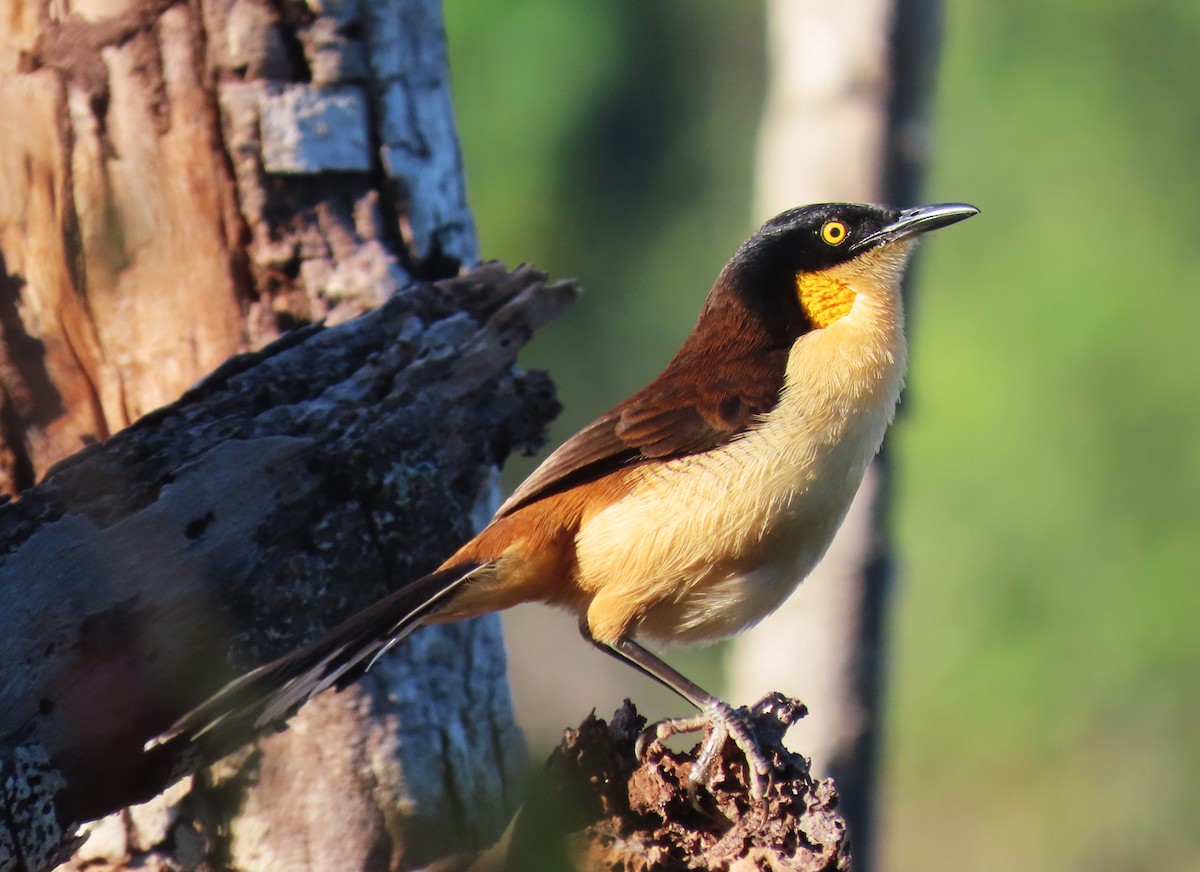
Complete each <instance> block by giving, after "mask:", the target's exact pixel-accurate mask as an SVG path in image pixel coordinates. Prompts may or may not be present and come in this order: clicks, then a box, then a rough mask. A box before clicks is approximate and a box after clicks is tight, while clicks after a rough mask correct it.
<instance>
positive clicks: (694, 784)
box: [580, 624, 771, 804]
mask: <svg viewBox="0 0 1200 872" xmlns="http://www.w3.org/2000/svg"><path fill="white" fill-rule="evenodd" d="M580 631H581V632H582V633H583V635H584V638H586V639H587V640H588V641H590V642H591V643H592V644H593V645H595V646H596V647H597V648H599V649H600V650H601V651H604V652H606V653H607V654H610V655H612V656H613V657H616V658H617V659H618V660H621V661H622V662H624V663H627V664H629V665H630V666H632V667H634V668H635V669H637V670H638V671H639V672H641V673H642V674H644V675H647V676H649V677H650V678H653V679H654V680H655V681H657V682H658V683H660V684H662V685H663V686H664V687H667V688H669V689H671V690H673V691H675V693H677V694H679V695H680V696H681V697H683V698H684V699H686V700H687V701H688V702H690V703H691V704H692V705H694V706H695V707H696V708H698V709H700V714H698V715H694V716H693V717H689V718H669V719H667V720H663V721H659V722H657V723H654V724H651V725H650V726H649V727H647V728H646V729H645V730H644V731H643V732H642V734H641V735H640V736H638V740H637V745H636V753H637V755H638V758H639V759H641V758H643V757H644V756H645V751H646V748H647V747H648V746H649V745H651V744H653V743H654V742H661V741H663V740H664V739H668V738H670V737H671V736H674V735H677V734H679V733H692V732H698V731H700V730H704V731H705V738H704V744H703V745H702V746H701V748H700V753H699V755H698V756H697V757H696V763H695V765H694V766H693V767H692V771H691V773H690V774H689V775H688V795H689V796H690V797H691V798H692V802H693V804H695V802H696V791H697V789H698V788H699V787H700V786H701V785H705V786H707V785H708V783H709V781H710V779H711V778H712V775H713V771H714V769H715V768H716V764H717V760H718V758H719V755H720V753H721V748H723V747H724V746H725V742H726V741H727V740H729V739H732V740H733V743H734V745H736V746H737V747H738V749H739V750H740V751H741V752H742V754H743V755H745V757H746V764H747V766H748V767H749V769H750V795H751V796H752V797H753V799H754V800H755V801H756V802H762V801H763V799H764V798H765V797H766V795H767V788H768V787H769V785H770V778H771V765H770V763H769V762H768V760H767V758H766V756H765V755H764V754H763V752H762V749H761V748H759V745H758V741H757V740H756V739H755V738H754V732H753V729H752V728H751V725H750V720H749V718H748V717H747V715H746V713H745V712H743V711H741V710H739V709H735V708H734V707H733V706H731V705H730V704H729V703H727V702H725V701H723V700H722V699H720V698H718V697H716V696H714V695H713V694H711V693H709V692H708V691H706V690H704V688H702V687H700V686H699V685H697V684H696V683H695V682H693V681H691V680H689V679H688V678H687V677H685V676H684V675H683V674H682V673H680V672H679V671H677V670H676V669H674V668H672V667H671V666H670V665H668V664H667V663H665V662H663V661H662V660H661V659H660V658H659V657H657V656H655V655H654V654H652V653H651V652H650V651H647V650H646V649H645V648H643V647H642V646H641V645H639V644H638V643H637V642H634V641H633V640H632V639H619V640H617V641H616V642H614V643H612V644H608V643H605V642H600V641H598V640H596V639H593V638H592V636H591V634H590V633H589V632H588V629H587V627H586V625H582V624H581V625H580Z"/></svg>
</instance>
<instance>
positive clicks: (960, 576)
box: [446, 0, 1200, 870]
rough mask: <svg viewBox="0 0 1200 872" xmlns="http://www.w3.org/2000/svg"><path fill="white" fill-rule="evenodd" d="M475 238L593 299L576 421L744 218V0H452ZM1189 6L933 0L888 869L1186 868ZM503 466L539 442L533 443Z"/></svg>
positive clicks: (1198, 677) (651, 336)
mask: <svg viewBox="0 0 1200 872" xmlns="http://www.w3.org/2000/svg"><path fill="white" fill-rule="evenodd" d="M446 12H447V29H448V32H449V36H450V45H451V54H452V69H453V75H454V80H455V91H456V101H457V107H458V114H459V123H460V129H461V133H462V137H463V146H464V152H465V157H466V163H467V170H468V182H469V185H470V191H471V197H472V203H473V205H474V207H475V210H476V215H477V218H478V221H479V230H480V238H481V242H482V245H483V250H484V252H485V254H486V255H487V256H489V257H499V258H501V259H504V260H506V261H508V262H510V263H512V262H517V261H522V260H528V261H533V262H535V263H538V264H539V265H540V266H543V267H545V268H547V269H549V270H550V271H551V273H552V274H556V275H573V276H577V277H579V278H580V280H581V281H582V283H583V285H584V286H585V287H586V288H587V289H588V294H587V296H586V298H585V300H584V301H583V302H582V303H581V304H580V306H579V307H578V308H577V309H576V311H574V312H573V313H571V314H570V315H568V316H567V318H566V319H564V321H563V322H562V323H560V324H558V325H555V326H554V327H552V328H550V329H549V330H547V331H545V335H544V336H542V337H540V338H539V339H538V340H537V341H536V342H535V346H534V348H532V349H531V352H530V354H529V355H528V356H527V357H526V358H525V360H526V363H527V364H529V365H531V366H542V367H545V368H547V369H549V370H550V371H551V372H552V373H553V375H554V376H555V378H556V380H557V381H558V382H559V384H560V387H561V395H562V397H563V399H564V402H565V404H566V406H567V411H566V413H565V414H564V416H563V420H562V422H561V423H560V425H559V429H558V430H557V431H556V434H555V438H560V437H562V436H565V435H566V434H567V433H569V432H570V431H572V430H574V429H575V428H577V427H578V426H580V425H582V424H584V423H586V421H587V420H588V419H589V418H590V417H591V416H593V415H594V414H596V413H597V412H599V411H600V410H602V409H603V408H605V407H606V406H607V405H609V404H611V403H612V402H614V401H616V400H618V399H620V397H622V396H623V395H625V394H626V393H628V392H629V391H630V390H632V389H634V388H636V387H638V386H639V385H640V384H642V383H644V382H645V381H646V380H647V379H648V378H650V377H651V376H652V375H653V374H654V373H655V372H657V370H658V369H659V368H660V367H661V366H662V365H663V364H664V363H665V361H666V359H667V358H668V357H669V355H670V353H671V351H672V350H673V349H674V347H675V346H676V345H677V343H678V342H679V340H680V339H681V338H682V337H683V335H684V334H685V333H686V331H687V330H688V329H689V327H690V326H691V322H692V320H693V319H694V317H695V313H696V311H697V309H698V305H699V302H700V300H701V299H702V297H703V295H704V293H705V292H706V290H707V288H708V285H709V283H710V282H711V280H712V278H713V276H715V274H716V272H717V270H718V269H719V268H720V266H721V264H722V263H723V262H724V260H725V258H726V257H727V256H728V254H729V253H730V252H731V251H732V250H733V248H734V247H735V246H736V245H737V243H738V242H739V241H740V240H741V238H743V237H744V236H745V235H746V234H747V233H748V232H749V231H750V230H751V229H752V227H751V220H750V194H751V189H752V187H751V180H752V178H753V159H754V144H755V136H756V123H757V118H758V113H759V111H760V108H761V96H762V91H763V87H764V77H765V71H764V69H763V63H764V61H763V34H762V19H761V16H762V12H761V10H760V9H758V8H757V5H756V4H731V3H721V2H717V0H662V2H657V3H653V4H648V3H638V2H633V0H606V2H593V3H588V4H560V3H555V2H551V0H508V2H505V3H499V4H477V3H474V2H469V0H448V2H447V8H446ZM1198 58H1200V4H1198V3H1196V2H1195V0H1151V2H1145V0H1143V2H1135V0H1091V2H1088V3H1082V2H1066V3H1059V4H1047V3H1035V2H1032V0H1007V2H999V0H986V2H985V0H977V2H973V3H953V4H948V5H947V32H946V43H945V51H944V56H943V61H942V70H941V78H940V86H939V97H938V101H937V124H936V130H935V134H934V142H935V152H934V156H933V161H932V164H931V167H930V177H929V183H928V185H927V191H928V194H927V196H926V198H925V199H926V200H928V201H931V202H932V201H937V200H966V201H969V202H973V203H975V204H976V205H978V206H980V207H981V208H982V210H983V214H982V215H981V216H980V217H979V218H976V219H973V220H972V221H971V222H969V223H967V224H965V225H963V226H962V227H956V228H954V229H953V230H952V231H947V233H946V235H945V236H941V235H940V234H939V236H938V237H937V238H936V239H935V240H934V241H932V242H931V243H930V244H928V245H927V248H926V250H925V252H924V256H923V259H922V261H921V263H920V269H919V279H920V282H919V287H918V289H917V300H916V306H915V314H914V324H913V327H914V330H913V332H914V334H915V336H914V358H913V363H912V373H911V377H910V384H911V389H910V391H909V392H908V394H907V395H906V400H905V408H904V416H903V420H902V422H901V423H900V425H899V426H898V427H897V428H896V429H895V431H894V434H893V440H892V443H891V444H892V447H893V449H894V450H895V452H896V453H895V457H896V459H897V467H898V473H897V474H898V489H897V506H896V513H897V514H896V517H897V523H896V530H897V538H898V540H899V542H900V548H901V561H902V565H903V567H904V569H903V574H902V575H903V577H902V581H901V588H900V595H899V596H898V597H897V598H896V604H897V614H896V615H895V619H894V621H893V626H894V631H893V639H894V662H893V664H892V667H891V680H890V682H889V693H888V695H889V703H890V708H889V712H888V724H887V734H888V740H887V764H886V765H887V773H886V797H885V801H884V803H883V805H882V808H883V815H884V820H885V824H886V827H885V832H884V833H883V837H882V839H881V840H880V841H881V848H882V853H883V856H884V859H885V860H887V861H888V862H887V864H886V865H887V868H891V869H903V870H908V869H914V870H915V869H922V870H925V869H945V870H951V869H953V870H967V869H970V870H993V869H1007V868H1011V867H1019V868H1024V869H1047V870H1049V869H1055V870H1061V869H1078V870H1091V869H1104V870H1123V869H1129V870H1134V869H1164V870H1197V869H1200V824H1198V821H1200V741H1198V739H1200V726H1198V722H1200V631H1198V628H1197V624H1198V622H1200V486H1198V485H1200V440H1198V439H1197V438H1196V436H1195V433H1196V431H1197V428H1198V427H1200V352H1198V350H1197V348H1198V346H1200V343H1198V342H1197V339H1198V336H1200V244H1198V240H1200V205H1197V204H1198V202H1200V198H1198V196H1197V195H1198V194H1200V190H1198V189H1197V182H1196V180H1197V179H1198V178H1200V60H1198ZM524 469H528V467H527V466H526V467H524Z"/></svg>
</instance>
